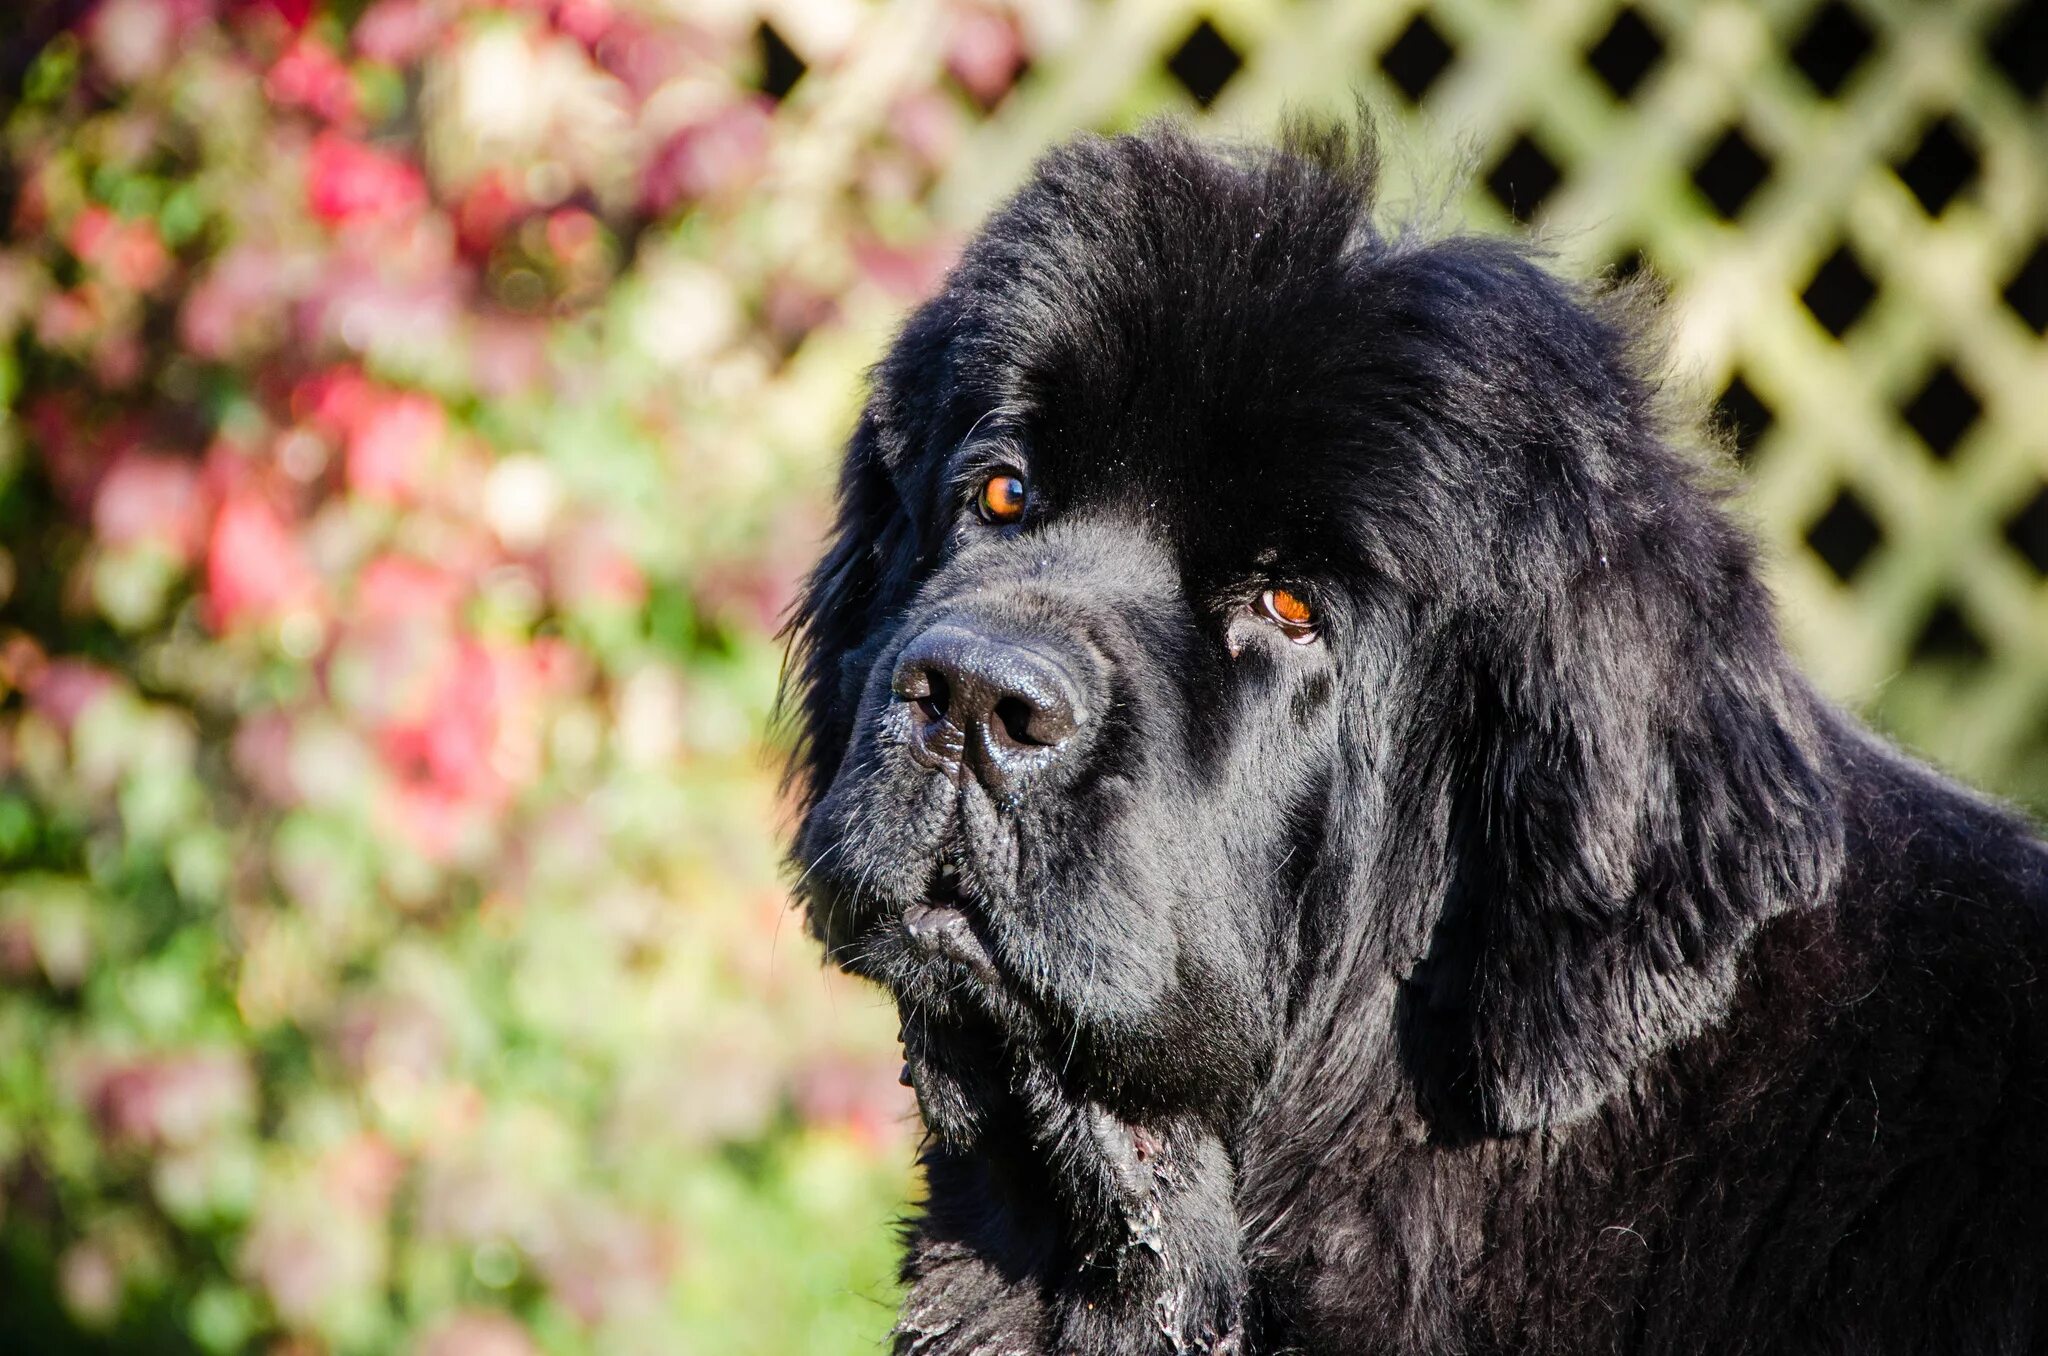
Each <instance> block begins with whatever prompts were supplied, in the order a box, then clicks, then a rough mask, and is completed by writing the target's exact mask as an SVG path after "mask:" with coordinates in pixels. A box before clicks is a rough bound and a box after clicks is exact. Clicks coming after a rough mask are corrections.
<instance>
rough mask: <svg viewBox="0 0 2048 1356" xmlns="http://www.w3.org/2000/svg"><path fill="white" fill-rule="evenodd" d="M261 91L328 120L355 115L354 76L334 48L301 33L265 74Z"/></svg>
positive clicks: (342, 119)
mask: <svg viewBox="0 0 2048 1356" xmlns="http://www.w3.org/2000/svg"><path fill="white" fill-rule="evenodd" d="M263 92H264V93H265V94H268V95H269V96H270V98H271V99H272V101H273V102H276V103H279V104H282V105H284V106H285V107H287V108H303V109H305V110H307V111H308V112H310V113H314V114H317V115H318V116H320V117H322V118H325V119H326V120H327V121H329V122H347V121H349V120H350V119H352V118H354V117H355V115H356V106H357V105H356V86H355V80H354V79H353V78H352V77H351V76H350V75H349V69H348V66H347V64H346V63H345V62H343V61H342V59H341V58H340V57H339V56H337V55H335V53H334V49H333V48H331V47H329V46H328V45H327V44H326V43H324V42H322V41H320V40H319V39H318V38H316V37H313V36H311V35H309V34H302V35H301V36H300V37H299V40H298V41H297V42H294V43H293V44H292V45H291V46H290V47H288V48H286V49H285V52H284V55H283V56H281V57H279V58H278V59H277V62H276V64H275V65H273V66H272V67H271V68H270V74H269V75H267V76H266V77H264V80H263Z"/></svg>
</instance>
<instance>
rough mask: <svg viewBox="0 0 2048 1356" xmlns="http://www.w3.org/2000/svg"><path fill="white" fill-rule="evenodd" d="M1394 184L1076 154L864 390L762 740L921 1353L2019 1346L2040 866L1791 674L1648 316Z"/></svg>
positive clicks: (1183, 148) (1303, 155)
mask: <svg viewBox="0 0 2048 1356" xmlns="http://www.w3.org/2000/svg"><path fill="white" fill-rule="evenodd" d="M1372 180H1373V163H1372V157H1371V154H1370V151H1369V148H1367V147H1364V146H1361V145H1359V144H1358V140H1357V139H1356V138H1354V137H1352V136H1349V135H1347V134H1345V133H1342V132H1333V131H1329V130H1321V131H1314V130H1311V131H1307V132H1298V133H1296V134H1295V135H1293V136H1292V137H1291V138H1290V139H1289V141H1288V142H1287V144H1285V145H1284V146H1283V147H1282V148H1280V149H1277V150H1269V151H1220V150H1216V149H1213V148H1204V147H1202V146H1198V145H1196V144H1194V143H1193V142H1192V141H1190V140H1189V139H1187V138H1186V137H1185V136H1184V135H1182V134H1180V133H1177V132H1175V131H1172V130H1155V131H1152V132H1150V133H1147V134H1146V135H1143V136H1137V137H1119V138H1116V139H1112V140H1103V139H1093V138H1090V139H1083V140H1080V141H1077V142H1074V143H1072V144H1070V145H1068V146H1066V147H1064V148H1063V149H1060V150H1058V151H1055V152H1054V153H1053V154H1051V155H1050V156H1049V157H1047V159H1046V160H1045V161H1044V162H1043V164H1042V165H1041V166H1040V167H1039V169H1038V171H1037V173H1036V175H1035V177H1034V178H1033V180H1032V181H1031V182H1030V183H1029V184H1028V185H1027V186H1026V187H1025V188H1024V189H1023V190H1022V191H1021V192H1020V193H1019V194H1018V195H1017V196H1016V198H1014V199H1013V200H1012V201H1011V202H1010V203H1009V204H1008V206H1006V207H1005V208H1003V209H1002V210H1001V211H1000V212H998V213H997V214H996V216H995V217H994V218H993V219H992V220H991V221H990V222H989V224H988V225H987V227H986V228H985V229H984V230H983V232H982V233H981V235H980V236H979V238H978V239H977V240H976V241H975V242H974V243H973V244H972V245H971V246H970V247H969V249H968V250H967V252H966V254H965V257H964V258H963V259H962V261H961V262H960V264H959V265H958V267H957V268H956V269H955V270H954V271H953V273H952V275H951V277H950V278H949V280H948V282H947V284H946V286H945V289H944V291H943V292H942V293H941V294H940V295H939V296H938V297H936V298H935V299H933V300H932V301H931V302H929V303H928V304H926V305H925V306H924V307H923V308H922V309H921V310H920V311H918V312H917V314H916V315H914V316H913V317H912V318H911V320H910V321H909V323H908V324H907V326H906V327H905V328H904V330H903V332H902V334H901V336H900V337H899V338H898V340H897V341H896V343H895V345H894V347H893V348H892V349H891V351H890V353H889V355H888V357H887V358H886V359H885V360H884V361H883V362H882V363H881V365H880V366H879V368H878V369H877V372H876V374H875V382H874V392H873V397H872V399H871V400H870V402H869V404H868V406H867V408H866V411H865V413H864V414H863V415H862V417H861V420H860V424H859V427H858V430H857V431H856V433H855V434H854V437H853V440H852V444H851V446H850V447H849V449H848V451H847V455H846V461H845V470H844V479H843V483H842V487H841V507H840V516H839V520H838V525H837V528H836V532H835V535H834V536H833V539H832V541H831V544H830V548H829V551H828V553H827V554H826V556H825V558H824V560H823V561H822V563H820V565H819V566H818V567H817V571H816V573H815V574H814V575H813V576H812V578H811V581H810V585H809V589H808V592H807V593H806V595H805V597H804V599H803V601H802V603H801V606H800V610H799V615H798V617H797V620H796V627H795V636H796V645H797V649H796V654H795V657H794V662H795V668H794V669H793V675H792V676H793V689H794V690H793V693H792V697H793V700H794V702H795V703H796V707H797V711H798V714H799V718H800V720H801V722H802V728H803V734H804V736H805V738H804V741H803V745H802V752H801V753H800V755H799V758H798V768H797V772H798V781H799V784H800V786H801V788H802V789H803V791H804V792H805V796H804V801H803V820H802V825H801V829H800V833H799V835H798V842H797V847H796V859H797V864H798V867H799V868H800V869H801V871H802V883H801V886H800V892H801V894H802V896H803V900H804V903H805V905H806V907H807V909H808V912H809V917H810V920H811V924H812V927H813V930H814V931H815V932H816V934H817V935H818V936H819V938H820V939H821V940H822V941H823V943H824V945H825V947H826V949H827V951H828V954H829V955H830V957H831V958H832V959H833V960H834V961H835V962H836V963H838V964H839V965H841V966H844V967H845V968H847V969H849V970H851V971H853V972H855V973H858V974H862V975H866V976H868V977H870V978H872V979H874V980H876V981H878V982H880V983H882V984H884V985H886V986H887V987H888V988H889V990H890V991H891V992H892V993H893V994H894V996H895V998H896V1000H897V1002H898V1004H899V1007H900V1009H901V1012H902V1016H903V1023H904V1028H903V1041H904V1050H905V1055H906V1059H907V1064H906V1072H907V1076H908V1077H909V1078H910V1079H911V1080H912V1081H913V1085H914V1087H915V1089H916V1092H917V1096H918V1101H919V1105H920V1107H921V1110H922V1113H923V1118H924V1122H925V1125H926V1128H927V1131H928V1137H927V1141H926V1148H925V1150H924V1156H923V1157H924V1166H925V1170H926V1176H927V1182H928V1186H929V1197H928V1200H927V1202H926V1203H925V1205H924V1207H923V1210H922V1212H921V1214H920V1215H919V1217H918V1218H917V1219H916V1220H915V1221H914V1222H912V1224H911V1225H910V1226H909V1229H908V1253H907V1258H906V1261H905V1263H904V1272H903V1274H904V1280H905V1283H906V1286H907V1296H906V1299H905V1302H904V1306H903V1311H902V1315H901V1320H900V1323H899V1326H898V1329H897V1335H896V1339H895V1344H896V1350H897V1351H898V1352H901V1353H933V1354H936V1353H968V1352H977V1353H1038V1352H1061V1353H1083V1354H1089V1353H1149V1352H1158V1353H1185V1352H1213V1353H1223V1352H1234V1353H1281V1352H1317V1353H1335V1352H1440V1353H1481V1352H1502V1353H1508V1352H1513V1353H1574V1354H1575V1356H1576V1354H1580V1353H1597V1352H1631V1353H1636V1352H1715V1353H1725V1354H1728V1356H1733V1354H1734V1353H1748V1352H1798V1353H1810V1352H1840V1353H1852V1352H1880V1351H1882V1352H2028V1351H2043V1350H2048V1309H2044V1308H2043V1306H2042V1280H2043V1274H2044V1262H2048V1217H2044V1207H2048V1195H2044V1191H2043V1182H2044V1162H2048V1134H2044V1128H2048V1114H2044V1113H2048V1107H2044V1105H2043V1096H2044V1091H2048V1077H2044V1074H2048V1071H2044V1067H2043V1065H2044V1060H2048V1040H2044V1034H2048V1033H2044V1031H2043V1027H2044V1017H2048V983H2043V982H2042V977H2041V974H2040V967H2041V964H2042V960H2043V958H2044V956H2048V937H2044V929H2043V911H2044V905H2048V850H2044V847H2043V845H2042V844H2041V843H2040V842H2039V841H2037V840H2036V839H2035V838H2034V837H2032V836H2031V834H2030V832H2029V830H2028V829H2027V828H2026V827H2025V826H2024V825H2022V824H2021V823H2020V822H2019V821H2018V820H2017V819H2016V818H2015V817H2014V816H2012V815H2011V814H2009V813H2007V812H2006V811H2004V810H2002V809H2000V808H1998V807H1996V806H1994V805H1992V804H1989V803H1987V802H1986V801H1984V800H1982V799H1980V798H1979V797H1977V796H1975V795H1973V794H1972V793H1970V792H1968V791H1966V790H1964V789H1962V788H1959V787H1957V786H1955V785H1953V784H1951V783H1949V782H1946V781H1944V780H1942V779H1941V778H1940V777H1938V776H1936V775H1934V774H1933V773H1931V772H1929V771H1927V770H1925V769H1924V768H1922V767H1920V766H1918V765H1916V764H1915V763H1913V762H1911V761H1909V760H1908V759H1906V758H1905V757H1903V756H1901V755H1900V754H1898V753H1896V752H1895V751H1893V750H1892V749H1890V748H1888V747H1886V746H1885V745H1883V744H1881V743H1880V742H1878V741H1877V740H1876V739H1874V738H1873V737H1871V736H1870V735H1868V734H1866V733H1865V732H1864V731H1862V730H1861V729H1859V728H1858V727H1857V726H1856V725H1854V724H1853V723H1852V722H1851V721H1850V720H1849V719H1848V718H1847V717H1845V716H1844V715H1842V714H1841V713H1840V712H1838V711H1836V710H1834V709H1832V708H1831V707H1829V706H1828V705H1827V704H1825V703H1824V702H1822V701H1821V700H1820V699H1818V698H1817V697H1816V696H1815V695H1814V694H1813V692H1812V691H1811V690H1810V689H1809V687H1808V686H1807V684H1806V683H1805V682H1804V681H1803V680H1802V679H1801V678H1800V677H1799V675H1798V674H1797V673H1796V672H1795V671H1794V670H1793V668H1792V666H1791V664H1790V663H1789V662H1788V661H1787V659H1786V657H1785V654H1784V651H1783V650H1782V648H1781V646H1780V643H1779V640H1778V638H1777V636H1776V634H1775V632H1774V629H1773V622H1772V607H1771V601H1770V599H1769V597H1768V596H1767V594H1766V593H1765V591H1764V589H1763V588H1762V587H1761V585H1760V584H1759V583H1758V581H1757V578H1756V573H1755V568H1754V553H1753V549H1752V546H1751V544H1750V542H1749V540H1748V538H1747V537H1746V536H1745V534H1744V533H1743V532H1742V531H1741V530H1740V529H1739V528H1738V527H1737V526H1736V525H1735V524H1734V522H1733V521H1731V518H1730V516H1729V514H1728V512H1727V511H1726V509H1725V508H1724V507H1723V505H1722V503H1721V501H1720V498H1719V495H1718V493H1717V491H1716V490H1715V489H1714V488H1712V487H1711V486H1710V484H1709V483H1708V473H1707V472H1706V470H1705V469H1704V468H1706V467H1707V466H1708V464H1709V463H1710V461H1711V455H1710V454H1709V453H1707V452H1706V451H1704V450H1703V448H1704V443H1705V440H1703V439H1701V438H1700V437H1699V436H1697V435H1696V434H1695V433H1693V432H1692V430H1691V428H1690V426H1689V425H1688V423H1687V422H1686V421H1685V420H1683V419H1680V418H1677V417H1675V416H1673V415H1672V414H1670V413H1669V412H1668V411H1667V409H1666V408H1665V405H1664V403H1663V402H1662V401H1661V400H1660V398H1659V396H1658V394H1657V392H1656V391H1655V389H1654V388H1653V386H1652V384H1651V383H1650V380H1649V378H1648V376H1647V375H1646V373H1647V371H1648V368H1649V365H1650V364H1649V360H1648V359H1647V358H1646V356H1645V355H1644V354H1643V352H1642V351H1641V347H1640V345H1639V343H1638V342H1637V340H1636V338H1635V336H1636V334H1637V333H1638V332H1639V330H1640V327H1639V326H1637V325H1635V324H1634V323H1632V322H1631V321H1630V320H1629V319H1628V315H1627V308H1626V306H1625V305H1624V304H1623V303H1622V302H1621V301H1619V300H1617V299H1616V298H1615V297H1613V296H1602V295H1596V294H1593V293H1589V292H1587V291H1583V290H1581V289H1578V288H1575V287H1573V286H1571V285H1569V284H1567V283H1564V282H1561V281H1559V280H1557V279H1556V278H1554V277H1552V276H1551V275H1550V274H1548V273H1546V272H1545V271H1544V270H1543V269H1542V268H1540V267H1538V265H1537V264H1536V263H1534V262H1532V261H1531V258H1530V257H1529V255H1528V254H1527V253H1526V252H1524V251H1523V250H1521V249H1519V248H1518V247H1517V246H1515V245H1513V244H1510V243H1505V242H1502V241H1498V240H1491V239H1473V238H1450V239H1431V238H1423V237H1420V236H1413V235H1407V234H1399V233H1396V234H1389V233H1385V232H1383V231H1381V230H1379V229H1377V228H1376V227H1375V226H1374V225H1373V224H1372V220H1371V215H1370V212H1371V189H1372ZM997 473H1015V474H1016V475H1018V476H1019V477H1020V478H1022V479H1023V480H1024V481H1025V483H1026V485H1027V486H1028V492H1029V496H1030V499H1029V505H1028V508H1027V510H1026V513H1025V516H1024V518H1023V520H1022V521H1021V522H1018V523H1013V524H1000V523H991V522H988V521H985V520H984V518H983V517H982V516H979V515H977V513H976V511H975V508H974V499H975V496H976V494H977V492H978V490H979V487H980V486H981V485H982V484H984V483H985V482H986V481H987V479H988V478H989V476H990V475H992V474H997ZM1276 587H1277V588H1284V589H1286V590H1289V591H1291V592H1293V593H1295V594H1297V595H1299V596H1301V597H1303V598H1306V599H1308V600H1310V601H1311V602H1312V603H1313V605H1314V607H1315V609H1316V611H1317V614H1318V615H1317V622H1318V626H1319V630H1318V632H1317V633H1316V634H1315V635H1314V637H1313V638H1312V639H1310V640H1309V641H1308V642H1307V643H1299V642H1298V641H1297V639H1295V638H1292V637H1290V636H1289V635H1288V634H1287V633H1286V632H1285V631H1284V630H1283V629H1282V628H1281V627H1280V626H1278V625H1276V624H1274V622H1273V621H1272V620H1271V619H1270V618H1269V616H1268V615H1266V614H1265V613H1263V612H1262V610H1261V603H1260V599H1261V595H1262V593H1263V592H1264V591H1265V590H1267V589H1271V588H1276ZM934 637H937V638H938V639H937V640H934ZM942 642H943V643H942ZM934 645H939V646H940V649H937V650H934V649H933V648H932V647H933V646H934ZM944 645H952V646H955V648H956V649H958V647H960V646H967V647H968V649H969V650H971V651H972V655H979V656H981V659H979V660H976V661H975V662H982V661H983V660H986V659H987V655H989V654H995V655H997V656H999V660H1000V662H997V661H993V660H991V661H987V663H984V665H983V667H984V669H986V670H987V672H986V673H983V674H982V677H974V678H973V679H972V681H974V682H981V681H983V678H987V681H988V682H994V683H999V684H1000V683H1007V684H1009V687H1008V688H1005V689H1004V690H1006V691H1010V692H1011V693H1012V698H1011V701H1012V706H1011V707H1010V708H1007V709H1008V710H1009V712H1010V715H1009V716H1006V717H1004V719H1006V720H1008V721H1009V726H1008V727H1007V728H1009V730H1010V734H1009V735H1008V736H1005V735H1004V733H1003V731H1000V730H997V729H996V728H995V727H994V726H993V725H989V726H986V727H984V726H980V725H975V724H974V723H973V721H972V720H971V719H970V718H968V717H957V718H955V717H949V716H948V715H947V714H946V712H945V711H944V710H943V709H942V708H943V705H944V703H943V701H942V700H941V698H943V696H944V694H943V693H940V694H938V696H932V695H930V694H929V693H927V691H926V686H927V685H926V684H925V679H924V678H923V677H920V676H919V675H921V674H923V673H924V670H923V669H922V668H920V667H919V666H920V665H922V664H924V663H925V660H924V659H923V658H920V656H923V655H925V654H926V653H927V652H930V653H934V654H941V655H942V657H943V656H944V655H950V654H953V653H955V651H954V650H945V649H944V648H943V647H944ZM914 646H921V647H923V648H921V649H917V650H915V651H914V652H913V651H912V649H911V647H914ZM976 646H979V647H980V648H979V649H975V648H974V647H976ZM960 652H961V653H967V652H968V651H960ZM906 656H908V657H906ZM970 657H972V656H970ZM933 662H937V661H933ZM989 664H994V667H993V668H989ZM1006 666H1007V667H1006ZM976 672H981V671H979V670H977V671H976ZM906 674H909V677H906ZM988 674H994V676H993V677H988ZM1020 674H1022V675H1023V676H1021V677H1020V676H1018V675H1020ZM1034 675H1035V676H1034ZM1034 685H1035V686H1034ZM1048 692H1051V693H1052V694H1053V696H1052V697H1047V696H1046V695H1045V694H1046V693H1048ZM1017 693H1022V694H1024V695H1023V698H1021V700H1024V701H1025V702H1026V705H1027V706H1030V704H1031V703H1034V702H1039V703H1042V702H1043V701H1046V700H1054V699H1055V698H1056V699H1057V701H1058V702H1060V703H1063V704H1064V706H1063V710H1065V709H1066V708H1071V715H1072V717H1073V719H1072V721H1071V722H1069V724H1071V726H1072V733H1071V736H1070V737H1067V736H1064V735H1059V734H1057V732H1056V736H1049V737H1047V738H1044V739H1041V738H1039V737H1038V735H1037V734H1035V733H1034V731H1035V730H1036V728H1037V727H1035V726H1032V727H1029V728H1026V726H1028V722H1023V723H1021V724H1020V720H1021V718H1018V719H1011V717H1015V716H1016V715H1017V711H1018V710H1019V709H1020V708H1018V707H1017V706H1016V704H1015V703H1016V701H1017V700H1020V698H1018V697H1017V696H1016V695H1015V694H1017ZM960 700H961V699H958V698H957V697H956V701H955V706H956V709H958V708H959V704H960ZM998 709H999V710H1000V709H1003V708H998ZM1031 709H1032V710H1036V709H1037V707H1031ZM1061 719H1062V720H1063V721H1064V720H1065V719H1066V717H1065V715H1062V717H1061ZM949 721H950V722H951V723H949ZM1067 728H1068V725H1067V724H1062V725H1060V727H1059V730H1060V731H1061V732H1064V731H1066V730H1067ZM1006 740H1007V742H1006ZM1005 759H1008V760H1009V761H1008V762H1005V761H1004V760H1005Z"/></svg>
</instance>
